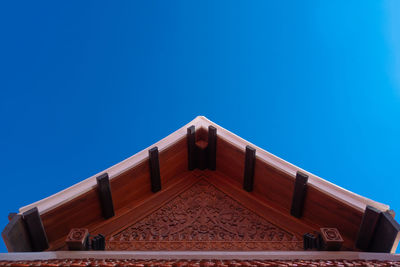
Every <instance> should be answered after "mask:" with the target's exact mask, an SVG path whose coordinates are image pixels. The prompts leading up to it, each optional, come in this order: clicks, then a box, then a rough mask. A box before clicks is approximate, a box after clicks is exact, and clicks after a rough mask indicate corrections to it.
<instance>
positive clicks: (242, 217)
mask: <svg viewBox="0 0 400 267" xmlns="http://www.w3.org/2000/svg"><path fill="white" fill-rule="evenodd" d="M302 248H303V242H302V241H299V239H298V238H297V237H296V236H295V235H294V234H292V233H289V232H287V231H285V230H283V229H280V228H278V227H277V226H275V225H273V224H272V223H270V222H268V221H267V220H265V219H264V218H262V217H260V216H259V215H257V214H255V213H254V212H252V211H250V210H248V209H246V208H244V207H243V206H242V205H241V204H239V203H238V202H237V201H235V200H233V199H232V198H230V197H229V196H227V195H226V194H224V193H223V192H221V191H220V190H218V189H217V188H215V187H214V186H213V185H211V184H210V183H208V182H206V181H204V180H202V181H200V182H198V183H196V184H195V185H193V186H192V187H191V188H190V189H189V190H187V191H185V192H183V193H181V194H180V195H178V196H177V197H175V198H174V199H173V200H171V201H170V202H168V203H167V204H166V205H164V206H162V207H161V208H159V209H158V210H157V211H155V212H153V213H152V214H150V215H148V216H147V217H145V218H144V219H142V220H140V221H138V222H136V223H134V224H133V225H131V226H129V227H127V228H126V229H124V230H122V231H121V232H119V233H117V234H115V235H113V236H112V237H110V238H109V240H108V241H107V244H106V249H107V250H302Z"/></svg>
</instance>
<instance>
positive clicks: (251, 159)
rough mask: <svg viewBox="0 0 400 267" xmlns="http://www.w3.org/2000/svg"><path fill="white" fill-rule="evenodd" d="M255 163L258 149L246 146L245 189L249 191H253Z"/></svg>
mask: <svg viewBox="0 0 400 267" xmlns="http://www.w3.org/2000/svg"><path fill="white" fill-rule="evenodd" d="M255 163H256V150H255V149H254V148H252V147H251V146H246V155H245V159H244V174H243V189H244V190H246V191H247V192H251V191H253V184H254V166H255Z"/></svg>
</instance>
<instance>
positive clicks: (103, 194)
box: [96, 173, 115, 219]
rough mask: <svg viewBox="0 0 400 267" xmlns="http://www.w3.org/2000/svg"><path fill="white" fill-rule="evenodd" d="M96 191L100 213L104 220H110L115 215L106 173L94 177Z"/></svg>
mask: <svg viewBox="0 0 400 267" xmlns="http://www.w3.org/2000/svg"><path fill="white" fill-rule="evenodd" d="M96 180H97V189H98V193H99V199H100V206H101V212H102V214H103V217H104V218H105V219H108V218H111V217H113V216H114V215H115V213H114V204H113V200H112V195H111V187H110V179H109V177H108V173H103V174H102V175H100V176H97V177H96Z"/></svg>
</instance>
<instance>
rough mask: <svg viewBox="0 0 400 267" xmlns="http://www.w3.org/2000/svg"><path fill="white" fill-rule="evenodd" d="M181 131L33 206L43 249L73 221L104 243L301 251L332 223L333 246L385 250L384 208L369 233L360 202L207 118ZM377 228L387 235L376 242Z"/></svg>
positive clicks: (60, 239)
mask: <svg viewBox="0 0 400 267" xmlns="http://www.w3.org/2000/svg"><path fill="white" fill-rule="evenodd" d="M183 130H184V132H185V134H181V135H180V137H179V138H176V139H175V140H174V142H173V143H171V144H169V145H168V146H165V147H164V148H163V149H161V150H160V151H159V150H158V148H157V147H156V146H153V147H150V149H149V152H148V156H147V157H145V156H144V157H143V160H141V161H139V162H137V163H136V164H134V165H133V166H130V167H129V168H126V169H125V170H124V171H121V172H119V173H117V174H116V175H113V176H112V177H111V178H110V179H109V180H108V175H106V176H107V181H104V179H105V176H104V175H105V173H106V172H104V173H101V174H99V175H98V176H97V177H100V178H99V179H97V181H98V185H93V186H92V187H91V188H89V189H88V190H86V191H85V192H84V193H81V194H79V195H77V196H76V197H73V198H70V199H68V200H66V201H63V202H60V204H58V205H55V206H54V207H50V208H47V209H46V210H42V211H41V212H40V218H41V220H42V224H43V227H44V230H45V237H46V238H47V240H48V244H49V249H48V250H60V249H61V250H65V249H67V246H66V243H65V239H66V237H67V235H68V234H69V232H70V230H71V229H73V228H87V229H88V230H89V232H90V234H91V235H97V234H102V235H104V236H105V239H106V249H107V250H302V249H303V236H304V234H306V233H317V232H319V231H320V228H336V229H337V230H338V232H339V233H340V235H341V236H342V238H343V241H344V242H343V246H342V247H341V249H342V250H359V249H362V250H369V249H370V248H374V250H376V251H378V250H380V251H382V247H384V248H385V250H387V249H388V248H389V247H390V248H389V249H392V248H393V244H394V243H395V242H396V240H395V239H396V237H397V233H398V229H397V228H396V227H397V225H396V224H394V223H393V222H390V223H385V221H384V220H390V218H389V219H388V217H387V216H384V218H383V219H381V220H380V221H382V223H380V224H378V223H376V225H375V226H374V227H378V226H377V225H394V226H393V227H392V228H393V229H392V230H391V231H383V230H382V229H381V230H379V229H378V230H376V231H375V230H373V231H371V229H370V227H367V226H368V225H369V224H368V222H369V221H368V218H365V214H366V213H365V214H364V211H363V210H362V209H360V208H357V207H355V206H354V205H351V204H349V203H348V202H346V201H343V200H341V199H340V198H338V197H336V196H335V194H329V193H327V192H326V191H323V190H321V188H319V187H318V186H317V185H316V184H314V183H313V184H311V183H308V182H307V179H308V174H307V173H304V172H298V175H297V176H296V175H293V174H292V173H289V172H288V171H285V170H282V169H281V168H277V167H276V166H274V165H273V164H271V163H270V162H268V161H266V160H265V158H263V157H260V156H259V155H258V153H260V152H262V151H260V150H258V149H257V148H254V147H253V146H251V145H250V146H248V147H247V148H246V147H239V146H237V144H234V143H233V142H231V141H230V140H229V139H228V138H225V136H223V135H219V133H218V132H217V128H215V127H214V126H213V125H209V127H207V126H206V127H204V125H200V127H199V125H197V127H195V126H193V127H192V126H189V127H187V128H186V129H183ZM99 181H102V182H101V183H100V182H99ZM107 202H108V204H107ZM105 207H107V208H106V209H107V210H106V211H105ZM111 207H112V211H111V210H110V209H111ZM105 212H106V213H105ZM377 212H378V215H379V214H380V213H381V212H382V210H378V211H377ZM105 214H108V215H107V216H105ZM110 214H111V215H110ZM363 216H364V217H363ZM379 216H381V215H379ZM363 224H364V226H363ZM365 224H366V225H367V226H365ZM382 227H383V226H382ZM364 228H367V230H362V231H365V232H366V233H369V235H370V236H368V237H365V235H364V236H363V234H364V232H361V233H360V229H364ZM376 232H378V233H385V234H386V233H388V234H386V235H390V237H388V238H386V239H387V240H389V241H388V242H386V243H385V244H383V245H379V244H378V243H377V244H378V245H377V246H378V248H376V246H373V244H371V242H375V241H374V240H377V239H378V238H377V237H376V236H374V234H375V233H376ZM360 236H361V239H362V240H367V241H363V242H364V243H363V244H362V245H360V244H359V243H360V241H359V240H360ZM365 242H367V243H368V244H366V243H365ZM390 242H391V243H390ZM356 244H357V245H356Z"/></svg>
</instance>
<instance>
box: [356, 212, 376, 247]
mask: <svg viewBox="0 0 400 267" xmlns="http://www.w3.org/2000/svg"><path fill="white" fill-rule="evenodd" d="M380 213H381V212H380V211H379V210H378V209H376V208H374V207H372V206H367V207H366V208H365V211H364V215H363V217H362V220H361V224H360V229H359V230H358V235H357V240H356V247H357V248H359V249H361V250H363V251H367V250H368V247H369V245H370V243H371V240H372V236H373V234H374V231H375V227H376V225H377V224H378V220H379V216H380Z"/></svg>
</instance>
